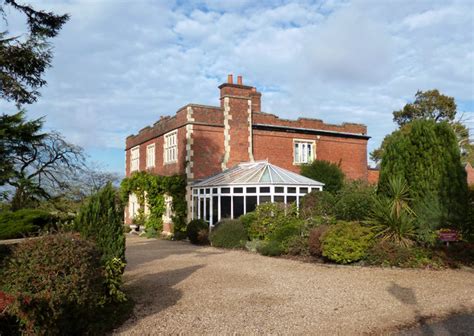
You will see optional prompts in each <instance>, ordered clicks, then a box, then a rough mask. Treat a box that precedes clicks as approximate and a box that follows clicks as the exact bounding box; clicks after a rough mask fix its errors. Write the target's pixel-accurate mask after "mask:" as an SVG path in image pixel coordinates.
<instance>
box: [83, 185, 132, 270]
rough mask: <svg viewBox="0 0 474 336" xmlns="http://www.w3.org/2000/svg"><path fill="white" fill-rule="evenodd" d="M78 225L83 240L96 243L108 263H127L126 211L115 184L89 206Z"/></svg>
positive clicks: (85, 206)
mask: <svg viewBox="0 0 474 336" xmlns="http://www.w3.org/2000/svg"><path fill="white" fill-rule="evenodd" d="M75 224H76V229H77V230H78V231H79V232H80V233H81V235H82V236H84V237H85V238H87V239H92V240H94V241H95V242H96V244H97V247H98V248H99V249H100V251H101V252H102V260H103V261H104V262H107V261H108V260H111V259H112V258H120V259H121V260H122V261H125V236H124V234H123V209H122V206H121V202H120V201H119V197H118V195H117V192H116V190H115V189H114V188H113V187H112V184H111V183H108V184H107V185H106V186H105V187H104V188H102V189H101V190H99V191H98V192H97V193H96V194H94V195H93V196H91V198H90V199H89V200H88V201H87V202H85V204H84V205H83V207H82V208H81V210H80V211H79V214H78V216H77V218H76V223H75Z"/></svg>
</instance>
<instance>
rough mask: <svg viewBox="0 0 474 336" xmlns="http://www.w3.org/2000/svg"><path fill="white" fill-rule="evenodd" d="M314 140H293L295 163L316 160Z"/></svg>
mask: <svg viewBox="0 0 474 336" xmlns="http://www.w3.org/2000/svg"><path fill="white" fill-rule="evenodd" d="M314 147H315V145H314V141H311V140H309V141H308V140H293V163H294V164H303V163H311V162H312V161H313V160H314Z"/></svg>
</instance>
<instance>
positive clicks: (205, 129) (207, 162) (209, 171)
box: [192, 125, 224, 180]
mask: <svg viewBox="0 0 474 336" xmlns="http://www.w3.org/2000/svg"><path fill="white" fill-rule="evenodd" d="M192 149H193V152H194V155H193V174H194V179H197V180H199V179H203V178H205V177H208V176H210V175H214V174H217V173H219V172H221V171H222V169H221V163H222V160H223V157H224V129H223V127H210V126H203V125H195V126H194V134H193V145H192Z"/></svg>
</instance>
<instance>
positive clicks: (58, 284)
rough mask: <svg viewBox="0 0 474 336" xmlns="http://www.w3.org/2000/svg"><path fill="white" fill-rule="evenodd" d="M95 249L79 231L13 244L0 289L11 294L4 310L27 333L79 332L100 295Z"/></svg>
mask: <svg viewBox="0 0 474 336" xmlns="http://www.w3.org/2000/svg"><path fill="white" fill-rule="evenodd" d="M100 257H101V255H100V252H99V251H98V250H97V248H96V247H95V246H94V244H93V243H92V242H89V241H86V240H83V239H81V237H80V236H79V235H73V234H57V235H49V236H44V237H41V238H39V239H34V240H33V239H32V240H28V241H25V242H23V243H21V244H19V245H18V246H17V247H15V248H14V250H13V252H12V255H11V257H10V258H9V259H8V261H7V262H6V264H5V267H4V269H3V270H2V274H1V276H0V288H1V290H3V291H5V292H6V293H8V294H10V295H12V296H13V297H15V301H14V302H13V304H11V305H10V306H9V308H8V310H7V313H8V314H9V315H11V316H15V317H16V318H17V319H19V321H20V324H21V328H22V329H23V331H24V332H25V333H27V334H40V335H41V334H48V335H58V334H71V335H72V334H82V333H85V332H86V331H87V327H88V321H89V320H90V318H91V317H93V314H94V311H95V309H96V308H97V307H98V306H99V305H100V302H101V301H102V300H103V296H104V290H103V289H104V281H105V279H104V271H103V268H102V266H101V261H100Z"/></svg>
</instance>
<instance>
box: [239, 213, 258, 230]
mask: <svg viewBox="0 0 474 336" xmlns="http://www.w3.org/2000/svg"><path fill="white" fill-rule="evenodd" d="M256 218H257V215H256V214H255V212H254V211H252V212H247V213H246V214H245V215H242V216H240V217H239V220H240V221H241V222H242V224H243V225H244V228H245V230H246V231H247V232H249V231H250V227H251V225H252V223H253V222H254V221H255V219H256Z"/></svg>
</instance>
